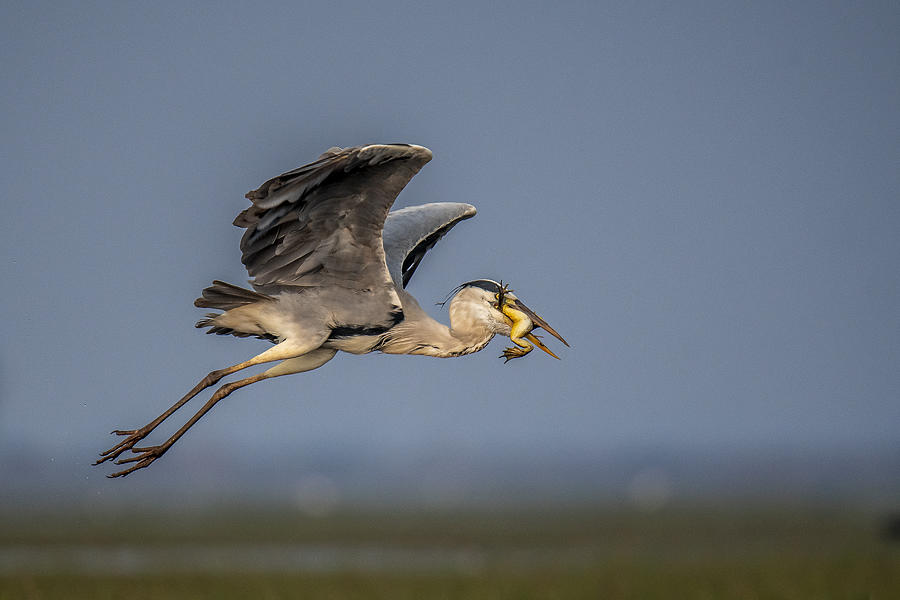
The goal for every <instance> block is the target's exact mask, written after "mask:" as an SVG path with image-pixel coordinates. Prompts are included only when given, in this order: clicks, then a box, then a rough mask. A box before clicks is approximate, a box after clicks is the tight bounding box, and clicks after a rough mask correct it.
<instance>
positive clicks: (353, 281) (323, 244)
mask: <svg viewBox="0 0 900 600" xmlns="http://www.w3.org/2000/svg"><path fill="white" fill-rule="evenodd" d="M429 160H431V151H430V150H428V149H427V148H423V147H421V146H414V145H408V144H392V145H368V146H359V147H355V148H347V149H341V148H331V149H329V150H328V151H327V152H325V153H324V154H322V155H321V156H320V157H319V158H318V160H316V161H315V162H312V163H310V164H308V165H304V166H302V167H299V168H297V169H294V170H292V171H288V172H287V173H284V174H282V175H279V176H278V177H274V178H272V179H269V180H268V181H266V182H265V183H263V184H262V185H261V186H260V187H259V188H257V189H256V190H253V191H251V192H249V193H248V194H247V198H248V199H249V200H250V201H251V203H252V205H251V206H250V207H249V208H247V209H246V210H244V211H242V212H241V213H240V214H239V215H238V216H237V218H235V220H234V224H235V225H236V226H238V227H242V228H244V229H246V231H245V232H244V235H243V236H242V238H241V252H242V256H241V261H242V262H243V263H244V265H245V266H246V267H247V271H248V273H249V274H250V276H251V278H252V279H251V282H250V283H251V285H252V286H253V288H254V289H252V290H250V289H246V288H242V287H240V286H236V285H233V284H230V283H225V282H223V281H218V280H217V281H213V284H212V285H211V286H210V287H207V288H206V289H204V290H203V292H202V295H201V297H200V298H197V300H196V301H195V302H194V304H195V305H196V306H198V307H201V308H213V309H218V310H221V311H223V312H222V313H212V314H208V315H206V317H205V318H204V319H201V320H200V321H198V322H197V325H196V326H197V327H201V328H203V327H205V328H208V331H207V333H215V334H220V335H226V334H227V335H234V336H237V337H249V336H255V337H258V338H262V339H267V340H270V341H272V342H273V343H275V345H274V346H273V347H271V348H269V349H268V350H266V351H264V352H262V353H260V354H258V355H256V356H254V357H252V358H250V359H249V360H246V361H243V362H241V363H238V364H235V365H232V366H230V367H225V368H223V369H219V370H216V371H212V372H210V373H209V374H208V375H207V376H206V377H204V378H203V379H202V380H201V381H200V382H199V383H198V384H197V385H196V386H195V387H194V388H193V389H192V390H191V391H190V392H188V393H187V395H185V396H184V397H183V398H181V400H179V401H178V402H176V403H175V404H174V405H173V406H172V407H170V408H169V409H168V410H167V411H165V412H164V413H163V414H161V415H160V416H159V417H157V418H156V419H154V420H153V421H151V422H150V423H148V424H147V425H145V426H144V427H141V428H139V429H134V430H116V431H115V432H114V433H116V434H118V435H122V436H127V437H126V438H125V439H124V440H122V441H121V442H119V443H118V444H116V445H115V446H113V447H112V448H110V449H109V450H107V451H106V452H103V453H101V458H100V459H99V460H98V461H97V463H95V464H100V463H102V462H105V461H107V460H116V459H117V460H116V464H120V465H121V464H128V463H135V464H134V465H132V466H130V467H128V468H126V469H124V470H122V471H119V472H117V473H113V474H112V475H111V476H112V477H117V476H122V475H127V474H129V473H131V472H133V471H135V470H137V469H141V468H144V467H146V466H148V465H149V464H151V463H152V462H153V461H155V460H156V459H157V458H159V457H160V456H162V454H163V453H165V452H166V450H168V448H169V447H171V446H172V444H174V443H175V442H176V441H177V440H178V439H179V438H180V437H181V436H182V435H184V433H185V432H186V431H187V430H188V429H189V428H190V427H191V426H192V425H193V424H194V423H196V421H197V420H198V419H200V418H201V417H202V416H203V415H204V414H205V413H206V412H208V411H209V410H210V409H211V408H212V407H213V406H214V405H215V404H216V403H217V402H218V401H219V400H221V399H222V398H224V397H226V396H228V395H229V394H231V393H232V392H233V391H234V390H236V389H238V388H241V387H244V386H246V385H250V384H252V383H255V382H257V381H262V380H264V379H268V378H271V377H279V376H282V375H289V374H292V373H302V372H304V371H309V370H311V369H316V368H318V367H320V366H322V365H323V364H325V363H327V362H328V361H329V360H331V358H332V357H334V355H335V354H336V353H337V352H338V351H344V352H349V353H353V354H363V353H367V352H373V351H380V352H385V353H389V354H424V355H429V356H438V357H450V356H460V355H463V354H470V353H472V352H477V351H479V350H481V349H482V348H484V347H485V346H486V345H487V344H488V343H489V342H490V340H491V339H492V338H493V336H494V335H496V334H498V333H499V334H502V335H509V336H510V338H511V340H512V341H513V342H514V343H515V344H516V346H517V347H516V348H508V349H507V350H506V351H505V352H504V356H505V357H506V358H507V359H510V358H516V357H519V356H524V355H525V354H527V353H528V352H530V351H531V348H532V347H533V346H532V345H531V344H532V343H533V344H535V345H537V346H538V347H540V348H541V349H543V350H545V351H547V352H548V353H550V354H552V352H550V350H548V349H547V348H546V347H544V346H543V344H542V343H540V341H539V340H538V339H537V338H536V337H534V336H533V335H532V334H531V330H532V329H534V327H536V326H539V327H544V328H545V329H546V330H547V331H548V332H549V333H551V334H552V335H554V336H556V337H558V338H559V339H560V340H562V338H561V337H560V336H559V335H558V334H557V333H556V332H555V331H553V330H552V328H550V327H549V326H548V325H547V324H546V323H545V322H544V321H543V320H541V319H540V317H538V316H537V315H535V314H534V313H533V312H531V311H530V309H528V308H527V307H525V306H524V305H523V304H521V303H520V302H519V301H518V299H517V298H515V296H514V295H513V294H511V293H509V294H505V295H504V293H498V292H500V288H499V285H498V284H496V283H495V282H489V283H490V285H488V284H486V283H485V282H487V281H488V280H476V281H473V282H469V283H468V284H463V286H460V288H457V290H456V291H457V292H458V293H456V294H455V296H454V298H453V300H452V301H451V303H450V309H449V313H450V323H451V324H450V326H449V327H448V326H447V325H444V324H443V323H439V322H438V321H436V320H434V319H432V318H431V317H430V316H428V315H427V314H426V313H425V311H423V310H422V308H421V307H420V306H419V304H418V303H417V302H416V300H415V298H413V297H412V295H411V294H409V293H408V292H407V291H406V290H405V289H404V288H405V287H406V285H407V284H408V283H409V281H410V278H411V277H412V276H413V274H414V273H415V271H416V269H417V268H418V266H419V264H420V263H421V261H422V258H423V257H424V255H425V253H426V252H428V251H429V250H430V249H431V248H432V247H433V246H434V245H435V244H436V243H437V242H438V240H440V239H441V237H443V236H444V235H445V234H446V233H447V232H448V231H449V230H450V229H451V228H452V227H454V226H455V225H456V224H457V223H459V222H460V221H462V220H464V219H468V218H471V217H472V216H474V215H475V207H473V206H471V205H469V204H464V203H455V202H447V203H435V204H425V205H421V206H413V207H409V208H404V209H400V210H397V211H394V212H389V211H390V208H391V205H392V204H393V203H394V200H395V198H396V197H397V195H398V194H399V193H400V191H401V190H402V189H403V188H404V187H405V186H406V184H407V183H408V182H409V181H410V179H412V177H413V176H414V175H415V174H416V173H418V171H419V170H420V169H421V168H422V167H423V166H424V165H425V164H426V163H427V162H428V161H429ZM526 337H527V338H528V339H529V340H531V343H529V342H528V341H525V339H523V338H526ZM562 341H563V342H565V340H562ZM553 356H555V355H553ZM273 362H274V363H277V364H276V365H275V366H272V367H270V368H268V369H267V370H265V371H263V372H262V373H257V374H256V375H251V376H249V377H245V378H243V379H239V380H237V381H232V382H230V383H226V384H224V385H222V386H221V387H219V389H218V390H216V392H215V393H214V394H213V395H212V397H211V398H210V399H209V401H208V402H207V403H206V404H205V405H204V406H203V407H202V408H201V409H200V410H199V411H198V412H197V413H196V414H195V415H194V416H193V417H192V418H191V419H190V420H188V421H187V423H186V424H185V425H184V426H183V427H182V428H181V429H179V430H178V431H177V432H176V433H175V434H174V435H173V436H171V437H170V438H169V439H168V440H166V441H165V442H164V443H162V444H160V445H157V446H147V447H140V448H139V447H137V446H136V444H137V443H138V442H139V441H140V440H142V439H144V438H145V437H146V436H147V435H148V434H149V433H150V432H152V431H153V430H154V429H155V428H156V427H157V426H158V425H159V424H160V423H161V422H162V421H164V420H165V419H167V418H168V417H169V416H171V415H172V414H173V413H174V412H175V411H176V410H178V409H179V408H180V407H181V406H183V405H184V404H185V403H187V402H188V401H190V400H191V399H192V398H194V397H195V396H196V395H197V394H198V393H200V392H201V391H203V390H204V389H206V388H208V387H210V386H212V385H215V384H216V383H218V382H219V381H221V380H222V379H223V378H224V377H227V376H228V375H231V374H233V373H236V372H238V371H241V370H243V369H246V368H248V367H253V366H256V365H261V364H268V363H273ZM129 450H130V451H131V452H132V453H133V454H134V455H133V456H128V457H127V458H118V457H120V456H121V454H122V453H124V452H126V451H129Z"/></svg>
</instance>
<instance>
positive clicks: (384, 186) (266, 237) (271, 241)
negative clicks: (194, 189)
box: [234, 144, 431, 306]
mask: <svg viewBox="0 0 900 600" xmlns="http://www.w3.org/2000/svg"><path fill="white" fill-rule="evenodd" d="M429 160H431V151H430V150H428V149H427V148H423V147H421V146H413V145H405V144H392V145H369V146H359V147H355V148H346V149H340V148H332V149H330V150H328V151H327V152H326V153H325V154H323V155H322V156H321V157H319V159H318V160H316V161H315V162H313V163H310V164H308V165H304V166H302V167H299V168H297V169H294V170H293V171H288V172H287V173H284V174H282V175H279V176H278V177H275V178H273V179H270V180H268V181H266V182H265V183H263V184H262V185H261V186H260V187H259V188H258V189H256V190H254V191H252V192H249V193H248V194H247V198H248V199H249V200H250V201H251V202H252V203H253V205H252V206H250V207H249V208H247V209H246V210H244V211H243V212H241V213H240V214H239V215H238V216H237V218H236V219H235V220H234V224H235V225H237V226H238V227H243V228H246V230H247V231H246V232H244V235H243V237H242V238H241V252H242V256H241V261H242V262H243V263H244V265H245V266H246V267H247V271H248V272H249V273H250V276H251V277H253V280H252V281H251V283H252V284H253V286H254V287H255V288H256V289H257V290H259V291H261V292H266V293H275V292H279V291H285V290H286V289H287V290H290V289H299V288H309V287H318V288H329V289H330V288H334V287H339V288H345V289H347V290H352V291H354V292H366V293H373V294H376V295H378V296H379V300H380V301H389V303H390V304H392V305H396V306H399V304H400V303H399V299H398V297H397V295H396V291H395V289H394V287H393V282H392V280H391V277H390V273H389V272H388V269H387V265H386V263H385V254H384V248H383V245H382V241H381V236H382V228H383V227H384V221H385V218H386V217H387V214H388V211H389V210H390V207H391V205H392V204H393V203H394V199H395V198H396V197H397V194H399V193H400V191H401V190H402V189H403V188H404V187H405V186H406V184H407V183H408V182H409V180H410V179H412V177H413V176H414V175H415V174H416V173H417V172H418V171H419V169H421V168H422V166H424V165H425V164H426V163H427V162H428V161H429Z"/></svg>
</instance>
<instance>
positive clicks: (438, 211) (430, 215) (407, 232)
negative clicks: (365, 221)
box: [384, 202, 475, 288]
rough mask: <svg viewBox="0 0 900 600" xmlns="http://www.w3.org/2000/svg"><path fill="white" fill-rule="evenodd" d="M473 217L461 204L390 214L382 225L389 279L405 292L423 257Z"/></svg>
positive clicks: (469, 208) (438, 204)
mask: <svg viewBox="0 0 900 600" xmlns="http://www.w3.org/2000/svg"><path fill="white" fill-rule="evenodd" d="M474 216H475V207H474V206H472V205H471V204H464V203H462V202H434V203H431V204H423V205H421V206H410V207H409V208H401V209H399V210H394V211H391V213H390V214H388V216H387V220H386V221H385V223H384V251H385V254H386V257H387V266H388V270H389V271H390V274H391V278H392V279H393V280H394V284H395V285H396V286H397V287H398V288H401V287H402V288H405V287H406V285H407V284H408V283H409V280H410V279H411V278H412V276H413V273H415V272H416V268H417V267H418V266H419V263H420V262H422V258H423V257H424V256H425V254H426V253H427V252H428V251H429V250H431V248H433V247H434V245H435V244H437V243H438V240H440V239H441V238H442V237H443V236H444V235H445V234H446V233H447V232H448V231H450V230H451V229H452V228H453V226H454V225H456V224H457V223H459V222H460V221H464V220H465V219H470V218H472V217H474Z"/></svg>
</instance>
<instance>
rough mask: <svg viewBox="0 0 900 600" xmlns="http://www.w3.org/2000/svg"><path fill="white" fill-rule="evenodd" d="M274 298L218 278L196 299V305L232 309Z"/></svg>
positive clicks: (198, 306)
mask: <svg viewBox="0 0 900 600" xmlns="http://www.w3.org/2000/svg"><path fill="white" fill-rule="evenodd" d="M274 300H275V298H273V297H272V296H267V295H265V294H260V293H259V292H254V291H253V290H248V289H246V288H242V287H239V286H236V285H233V284H230V283H225V282H224V281H218V280H216V281H213V284H212V285H211V286H210V287H208V288H206V289H205V290H203V292H202V296H201V297H200V298H197V299H196V300H194V306H196V307H197V308H217V309H219V310H231V309H232V308H237V307H239V306H244V305H246V304H254V303H256V302H265V301H274Z"/></svg>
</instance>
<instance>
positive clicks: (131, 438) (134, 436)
mask: <svg viewBox="0 0 900 600" xmlns="http://www.w3.org/2000/svg"><path fill="white" fill-rule="evenodd" d="M153 429H154V428H153V427H151V426H150V425H146V426H144V427H141V428H140V429H115V430H113V431H111V432H110V433H112V434H114V435H124V436H128V437H126V438H125V439H124V440H122V441H121V442H119V443H118V444H116V445H115V446H113V447H112V448H110V449H109V450H107V451H105V452H101V453H100V458H98V459H97V460H96V461H95V462H94V465H99V464H101V463H104V462H106V461H108V460H113V459H115V458H118V457H119V455H120V454H122V453H123V452H125V451H126V450H131V449H132V448H133V447H134V445H135V444H137V443H138V442H139V441H141V440H142V439H144V438H145V437H147V436H148V435H149V434H150V432H151V431H153Z"/></svg>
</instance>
